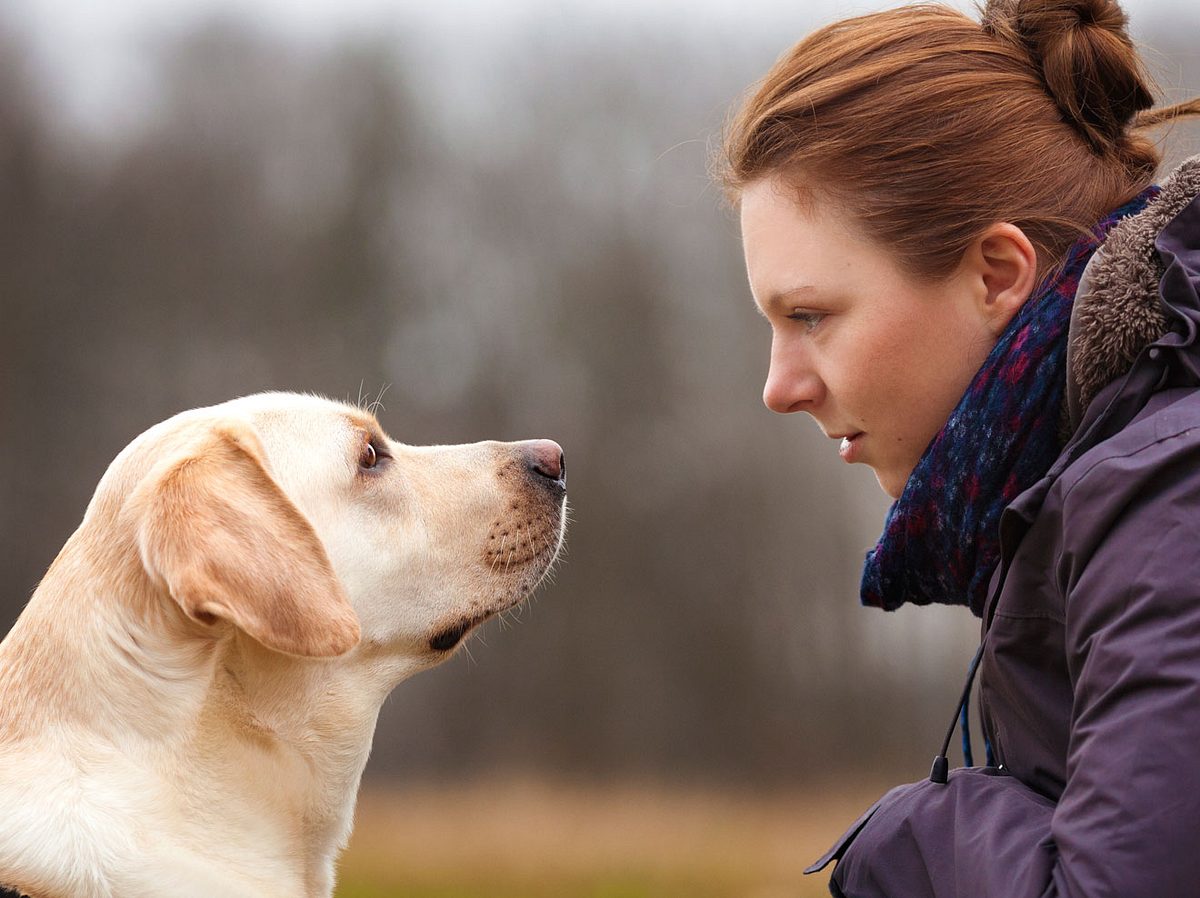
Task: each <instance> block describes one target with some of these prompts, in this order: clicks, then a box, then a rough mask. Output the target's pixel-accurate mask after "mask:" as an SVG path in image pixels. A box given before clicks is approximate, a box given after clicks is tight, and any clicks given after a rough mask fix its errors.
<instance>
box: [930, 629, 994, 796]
mask: <svg viewBox="0 0 1200 898" xmlns="http://www.w3.org/2000/svg"><path fill="white" fill-rule="evenodd" d="M983 646H984V640H983V639H981V640H979V648H978V649H977V650H976V651H975V657H974V658H972V659H971V666H970V667H969V668H968V669H967V683H966V685H965V686H963V692H962V698H960V699H959V700H958V707H957V708H955V709H954V717H953V718H951V720H950V728H949V729H948V730H946V738H945V739H943V740H942V750H941V752H940V753H939V754H938V756H937V757H936V758H934V759H933V769H931V770H930V771H929V781H930V782H931V783H942V784H945V783H946V782H948V781H949V779H950V762H949V761H948V760H946V753H947V752H948V751H950V740H951V739H953V738H954V727H955V725H956V724H957V723H958V721H959V716H960V715H961V714H962V713H963V712H965V710H966V709H967V707H968V705H969V704H970V701H971V687H972V686H973V685H974V684H975V672H976V671H977V670H979V662H980V661H981V660H982V659H983ZM966 733H967V731H966V730H965V729H964V730H963V748H964V750H965V753H968V754H969V752H970V741H969V740H970V737H969V736H967V735H966ZM967 764H968V765H970V761H967Z"/></svg>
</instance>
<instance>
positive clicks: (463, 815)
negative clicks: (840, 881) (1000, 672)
mask: <svg viewBox="0 0 1200 898" xmlns="http://www.w3.org/2000/svg"><path fill="white" fill-rule="evenodd" d="M883 790H884V787H883V786H876V785H875V784H863V783H850V784H839V785H838V786H837V787H822V788H814V789H812V790H806V791H805V792H804V793H803V794H800V793H797V794H788V795H775V796H769V797H763V796H749V795H745V794H737V793H732V792H718V791H702V790H683V789H668V788H665V787H663V786H661V785H654V786H639V785H634V784H622V785H614V786H612V787H611V788H601V787H580V786H568V785H561V784H548V783H546V782H542V781H534V780H526V781H507V782H503V783H495V782H493V783H478V784H474V785H469V786H452V787H447V786H443V785H438V786H425V787H405V788H394V789H378V788H376V789H371V790H365V791H364V792H363V794H362V795H361V796H360V800H359V810H358V821H357V824H356V827H355V833H354V837H353V839H352V840H351V842H350V847H349V849H348V851H347V852H346V854H345V855H344V856H343V860H342V863H341V885H340V887H339V889H338V892H337V894H338V896H339V898H385V896H386V898H518V896H520V898H549V896H555V898H676V896H678V898H683V896H687V898H784V896H790V898H803V896H814V898H815V896H818V895H826V894H828V893H827V891H826V887H825V882H826V878H827V877H826V875H825V874H818V875H816V876H809V877H805V876H803V875H802V871H803V869H804V867H805V866H806V865H807V864H808V863H810V862H811V861H812V860H813V859H814V858H816V857H817V856H819V855H820V854H821V853H822V852H824V851H825V849H826V848H827V847H828V846H829V844H830V843H831V842H832V841H833V839H835V838H836V837H837V836H838V835H839V834H840V833H841V831H842V830H843V829H844V828H845V827H846V826H847V825H848V824H849V823H850V822H851V821H852V820H854V818H855V817H857V816H858V814H859V813H861V811H862V810H863V809H864V808H865V807H866V806H867V805H868V804H870V802H871V801H873V800H874V799H875V798H876V797H877V796H878V795H879V794H880V793H881V792H882V791H883Z"/></svg>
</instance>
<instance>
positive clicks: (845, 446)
mask: <svg viewBox="0 0 1200 898" xmlns="http://www.w3.org/2000/svg"><path fill="white" fill-rule="evenodd" d="M861 436H862V434H861V433H856V434H852V435H850V436H845V437H842V444H841V445H840V446H839V447H838V455H840V456H841V457H842V461H844V462H846V463H847V464H853V463H854V462H855V461H857V460H858V454H859V451H858V450H859V438H860V437H861Z"/></svg>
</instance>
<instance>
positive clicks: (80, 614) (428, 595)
mask: <svg viewBox="0 0 1200 898" xmlns="http://www.w3.org/2000/svg"><path fill="white" fill-rule="evenodd" d="M565 491H566V485H565V479H564V469H563V461H562V452H561V450H560V449H559V447H558V445H557V444H556V443H553V442H551V441H549V440H535V441H529V442H524V443H477V444H474V445H470V446H437V447H413V446H406V445H402V444H400V443H396V442H393V441H392V440H390V439H388V438H387V437H386V436H385V435H384V433H383V431H382V430H381V429H380V427H379V424H378V423H377V422H376V421H375V419H374V418H373V417H372V416H370V415H368V414H366V413H364V412H363V411H362V410H360V409H358V408H355V407H352V406H347V405H342V404H338V403H334V402H331V401H328V400H325V399H319V398H316V397H312V396H300V395H293V394H283V393H269V394H261V395H256V396H249V397H246V398H243V399H237V400H234V401H232V402H228V403H226V404H224V405H218V406H214V407H212V408H205V409H197V410H194V411H189V412H185V413H183V414H181V415H178V416H176V417H174V418H172V419H170V420H169V421H166V422H165V423H163V424H160V425H158V426H156V427H154V428H152V429H150V430H149V431H147V432H146V433H144V434H142V435H141V436H140V437H138V438H137V439H136V440H135V441H134V442H133V443H132V444H131V445H130V446H128V447H127V448H126V449H125V450H124V451H123V452H122V453H121V454H120V455H119V456H118V457H117V459H116V460H115V461H114V462H113V464H112V465H111V467H110V468H109V470H108V472H107V473H106V474H105V475H104V478H103V479H102V480H101V482H100V485H99V487H98V488H97V490H96V495H95V497H94V498H93V499H92V501H91V504H90V505H89V506H88V509H87V512H86V514H85V515H84V519H83V523H82V524H81V525H80V527H79V529H78V530H77V531H76V532H75V534H74V535H73V536H72V537H71V538H70V540H69V541H68V542H67V544H66V546H65V547H64V548H63V550H62V552H61V553H60V554H59V556H58V558H57V559H56V560H55V562H54V564H53V565H52V566H51V567H50V570H49V571H48V572H47V573H46V576H45V578H44V579H43V580H42V582H41V585H40V586H39V587H38V589H37V591H36V592H35V593H34V595H33V598H32V599H31V600H30V602H29V605H28V607H26V609H25V611H24V612H23V613H22V615H21V617H20V619H19V620H18V621H17V623H16V625H15V626H14V627H13V629H12V631H11V632H10V633H9V635H8V637H7V638H6V639H5V640H4V642H3V643H2V644H0V884H3V885H6V886H8V887H9V888H13V889H17V890H20V891H22V892H24V893H27V894H29V895H31V896H34V898H149V896H156V898H161V896H171V898H193V896H194V898H213V896H218V895H219V896H221V898H243V896H245V898H249V896H255V898H263V896H287V898H296V896H309V898H316V896H328V895H330V894H331V893H332V890H333V880H334V861H335V858H336V855H337V853H338V851H339V850H340V849H341V848H342V847H343V846H344V845H345V843H346V840H347V838H348V836H349V833H350V827H351V822H352V817H353V810H354V801H355V793H356V791H357V789H358V784H359V779H360V776H361V774H362V771H363V767H364V765H365V764H366V761H367V753H368V751H369V749H370V744H371V737H372V733H373V731H374V727H375V721H376V718H377V716H378V713H379V708H380V706H381V704H382V703H383V700H384V698H385V697H386V696H387V694H388V692H389V691H390V690H391V689H392V688H393V687H394V686H395V685H396V684H397V683H399V682H400V681H401V680H403V679H404V678H405V677H408V676H410V675H411V674H413V673H416V672H418V671H420V670H423V669H425V668H428V667H431V666H433V665H435V664H437V663H439V662H440V661H443V660H445V659H446V658H447V657H448V656H449V655H450V654H451V652H452V651H453V649H454V648H455V647H456V646H457V645H459V644H460V643H461V642H462V640H463V639H464V638H465V637H466V635H467V634H468V633H469V632H470V631H471V630H472V628H474V627H476V626H477V625H478V624H480V623H481V622H482V621H484V620H485V619H487V618H489V617H491V616H492V615H495V614H497V613H499V612H502V611H504V610H505V609H508V608H511V607H513V606H514V605H515V604H516V603H518V602H520V601H521V600H522V599H523V598H524V597H526V596H527V595H528V594H529V593H530V592H531V591H532V590H533V589H534V587H535V586H537V584H538V582H539V581H540V580H541V579H542V577H543V576H544V574H545V573H546V571H547V569H548V568H549V567H550V565H551V563H552V562H553V561H554V558H555V556H556V554H557V553H558V550H559V547H560V545H561V543H562V538H563V530H564V526H565V504H566V499H565Z"/></svg>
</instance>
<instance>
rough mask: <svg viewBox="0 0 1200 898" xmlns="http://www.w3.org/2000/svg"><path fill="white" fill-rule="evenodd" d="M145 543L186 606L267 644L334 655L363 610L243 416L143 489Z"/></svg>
mask: <svg viewBox="0 0 1200 898" xmlns="http://www.w3.org/2000/svg"><path fill="white" fill-rule="evenodd" d="M138 491H139V493H140V495H137V496H136V497H135V501H136V502H137V503H138V504H139V506H140V508H139V511H140V513H141V515H140V516H141V520H140V526H139V532H138V548H139V550H140V552H141V556H142V563H143V564H144V565H145V567H146V570H147V571H148V572H149V574H150V576H151V577H152V578H155V579H156V580H158V581H160V582H162V583H164V584H165V585H166V588H167V591H168V592H169V593H170V594H171V597H172V598H173V599H174V600H175V601H176V602H177V603H179V606H180V607H181V608H182V609H183V611H184V613H186V614H187V615H188V617H190V618H192V619H193V620H196V621H199V622H201V623H204V624H210V625H211V624H214V623H217V622H218V621H227V622H229V623H231V624H234V625H235V626H237V627H238V628H240V629H241V630H243V631H244V632H245V633H247V634H248V635H249V636H251V637H253V638H254V639H255V640H257V641H258V642H260V643H262V644H263V645H264V646H266V647H267V648H269V649H273V650H275V651H278V652H286V653H287V654H289V655H303V656H307V657H314V658H320V657H332V656H335V655H341V654H343V653H344V652H347V651H349V650H350V649H351V648H353V647H354V646H355V645H356V644H357V643H358V640H359V625H358V617H357V616H356V615H355V613H354V609H353V608H351V607H350V602H349V600H348V599H347V598H346V593H345V591H344V590H343V588H342V585H341V583H340V582H339V581H338V579H337V577H336V576H335V574H334V572H333V566H332V565H331V564H330V562H329V557H328V555H326V553H325V547H324V546H323V545H322V544H321V541H320V539H318V537H317V534H316V532H315V531H314V530H313V528H312V525H311V524H310V523H309V522H308V520H307V519H306V518H305V517H304V515H303V514H301V512H300V511H299V509H297V508H296V506H295V505H294V504H293V503H292V501H291V500H290V499H288V497H287V496H286V495H285V494H284V492H283V490H282V489H281V488H280V487H279V485H278V484H277V483H276V482H275V480H274V478H272V477H271V475H270V473H268V471H267V469H266V467H265V466H264V463H263V449H262V445H261V443H260V442H259V440H258V437H257V435H256V434H255V433H254V431H253V430H252V429H251V428H250V427H249V426H248V425H245V424H241V423H238V422H223V423H221V424H219V425H217V426H216V427H214V428H212V429H211V430H208V431H206V433H205V435H204V436H203V437H201V438H200V439H199V440H198V442H197V443H194V444H193V445H192V446H190V447H189V448H188V449H187V450H186V451H185V452H183V453H182V454H181V455H180V456H177V457H175V458H171V459H169V460H168V461H166V462H164V463H163V464H162V465H160V466H159V467H157V468H156V469H155V471H154V472H152V473H151V475H150V476H148V477H147V478H146V480H145V481H143V482H142V484H141V485H140V486H139V487H138Z"/></svg>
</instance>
